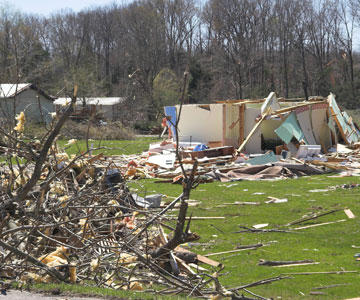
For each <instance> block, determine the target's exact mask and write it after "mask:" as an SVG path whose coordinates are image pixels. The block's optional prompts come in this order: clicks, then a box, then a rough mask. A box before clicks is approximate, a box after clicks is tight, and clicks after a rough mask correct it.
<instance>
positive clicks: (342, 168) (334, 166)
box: [311, 160, 351, 170]
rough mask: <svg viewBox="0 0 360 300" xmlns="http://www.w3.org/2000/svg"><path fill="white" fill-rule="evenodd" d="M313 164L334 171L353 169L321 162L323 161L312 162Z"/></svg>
mask: <svg viewBox="0 0 360 300" xmlns="http://www.w3.org/2000/svg"><path fill="white" fill-rule="evenodd" d="M311 163H312V164H313V165H316V166H322V167H327V168H329V169H333V170H351V168H349V167H346V166H342V165H339V164H334V163H329V162H326V161H321V160H312V161H311Z"/></svg>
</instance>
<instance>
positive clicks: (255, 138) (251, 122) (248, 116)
mask: <svg viewBox="0 0 360 300" xmlns="http://www.w3.org/2000/svg"><path fill="white" fill-rule="evenodd" d="M260 112H261V110H260V108H253V107H249V106H247V107H246V113H245V137H247V136H248V135H249V133H250V132H251V130H252V129H253V128H254V126H255V125H256V118H258V117H259V116H260ZM260 127H261V126H260ZM260 127H259V128H258V130H256V131H255V132H254V134H253V135H252V137H251V138H250V139H249V141H248V142H247V143H246V146H245V152H246V153H261V128H260Z"/></svg>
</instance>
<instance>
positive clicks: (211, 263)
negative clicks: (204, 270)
mask: <svg viewBox="0 0 360 300" xmlns="http://www.w3.org/2000/svg"><path fill="white" fill-rule="evenodd" d="M175 251H179V252H185V253H192V252H191V251H189V250H187V249H185V248H182V247H180V246H178V247H176V249H175ZM197 260H198V261H200V262H202V263H204V264H207V265H209V266H212V267H221V266H222V264H221V263H219V262H217V261H215V260H212V259H210V258H207V257H205V256H203V255H200V254H197Z"/></svg>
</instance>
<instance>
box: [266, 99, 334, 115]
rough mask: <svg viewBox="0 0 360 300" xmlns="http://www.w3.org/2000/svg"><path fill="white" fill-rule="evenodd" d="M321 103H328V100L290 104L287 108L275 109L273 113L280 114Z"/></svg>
mask: <svg viewBox="0 0 360 300" xmlns="http://www.w3.org/2000/svg"><path fill="white" fill-rule="evenodd" d="M319 103H327V101H326V100H325V101H317V102H306V103H304V104H299V105H295V106H290V107H287V108H282V109H278V110H276V111H274V112H273V113H271V115H280V114H282V113H286V112H289V111H294V110H296V109H297V108H300V107H303V106H309V105H314V104H319Z"/></svg>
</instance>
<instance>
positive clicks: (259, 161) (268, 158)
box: [246, 151, 278, 166]
mask: <svg viewBox="0 0 360 300" xmlns="http://www.w3.org/2000/svg"><path fill="white" fill-rule="evenodd" d="M276 161H278V159H277V157H276V155H275V153H274V152H273V151H270V152H268V153H266V154H264V155H261V156H258V157H254V158H252V159H249V160H248V161H246V162H247V163H248V164H250V165H252V166H255V165H265V164H267V163H271V162H276Z"/></svg>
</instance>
